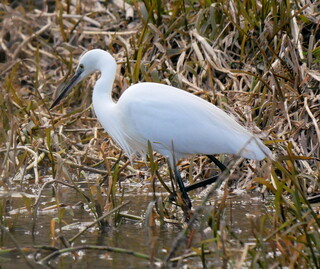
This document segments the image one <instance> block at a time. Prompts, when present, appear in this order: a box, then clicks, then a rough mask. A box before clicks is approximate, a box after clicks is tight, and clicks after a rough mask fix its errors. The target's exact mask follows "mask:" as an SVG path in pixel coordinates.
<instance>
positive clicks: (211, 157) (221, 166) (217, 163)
mask: <svg viewBox="0 0 320 269" xmlns="http://www.w3.org/2000/svg"><path fill="white" fill-rule="evenodd" d="M207 157H208V158H209V159H210V160H211V161H212V162H213V163H215V165H216V166H218V167H219V168H220V170H221V171H222V172H223V171H224V170H226V169H227V167H225V165H224V164H223V163H222V162H220V161H219V160H218V159H217V158H216V157H214V156H213V155H207Z"/></svg>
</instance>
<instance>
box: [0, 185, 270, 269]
mask: <svg viewBox="0 0 320 269" xmlns="http://www.w3.org/2000/svg"><path fill="white" fill-rule="evenodd" d="M58 192H59V195H58V197H59V199H60V202H61V203H62V204H64V205H66V206H65V207H64V209H63V210H65V212H64V214H63V217H62V219H63V223H62V224H61V227H62V231H61V234H62V235H63V236H64V237H65V238H67V239H69V238H71V237H72V236H74V235H75V234H76V233H78V231H79V230H80V229H82V228H83V227H84V225H85V224H87V223H88V222H92V221H93V220H94V217H93V216H92V215H90V214H89V211H88V210H87V208H86V206H83V205H79V201H83V198H82V197H81V195H80V194H79V193H77V192H76V191H75V190H73V189H70V188H67V187H59V188H58ZM229 197H230V198H228V200H227V208H226V210H225V211H224V217H223V219H224V221H225V223H226V225H227V226H228V228H229V229H231V230H232V231H233V232H234V233H235V234H237V236H238V238H240V239H241V240H243V241H244V242H249V241H250V240H252V238H251V235H250V227H251V219H252V218H255V217H256V216H261V215H263V214H264V213H265V212H266V209H265V206H264V202H263V201H262V199H260V198H259V197H256V196H251V195H248V194H242V195H229ZM53 198H54V195H53V193H52V188H47V189H46V190H45V191H44V193H43V197H42V199H41V206H40V208H41V209H39V211H38V214H37V218H36V220H35V233H34V234H32V229H33V224H34V222H33V221H32V215H30V214H29V213H28V211H27V210H25V209H21V208H23V207H24V205H25V202H23V201H22V198H10V203H9V206H8V207H9V211H8V214H7V217H6V218H5V221H6V223H7V224H8V223H10V224H11V226H12V227H13V228H12V230H11V231H10V232H11V234H12V235H13V237H14V238H15V240H16V241H17V242H18V244H19V246H20V247H21V248H25V247H32V246H56V247H59V248H61V247H62V244H61V242H60V241H59V240H53V239H51V233H50V223H51V221H52V220H53V219H54V218H57V216H58V210H57V209H48V207H49V206H51V205H54V204H55V202H54V201H52V200H53ZM152 199H153V195H152V193H151V192H150V191H148V190H147V191H146V190H145V188H139V187H134V188H130V190H128V191H126V195H125V197H124V202H126V201H130V204H129V205H128V206H126V207H125V209H124V211H125V212H127V213H129V214H133V215H137V216H144V214H145V211H146V209H147V206H148V203H149V202H151V201H152ZM217 199H218V200H219V199H220V198H217ZM33 201H34V200H33ZM194 204H195V205H196V204H197V201H196V200H195V201H194ZM17 208H20V212H19V211H17V210H16V209H17ZM17 212H19V213H17ZM70 224H75V225H74V226H68V225H70ZM6 226H8V225H6ZM68 227H69V228H68ZM55 228H56V229H55V236H57V235H59V234H60V231H59V229H58V228H59V225H58V224H56V227H55ZM146 230H147V229H146V227H145V224H144V223H143V222H141V221H134V220H128V219H125V220H124V221H122V223H121V224H119V225H118V226H117V227H112V228H109V229H107V231H106V232H105V233H101V232H100V231H99V230H98V229H97V228H91V229H90V230H89V231H86V232H85V233H84V234H83V235H81V236H80V237H79V238H78V239H76V241H75V244H76V245H81V244H86V245H104V246H109V247H119V248H124V249H128V250H133V251H135V252H141V253H144V254H147V255H149V254H151V253H150V251H151V249H150V243H149V239H148V236H147V233H146ZM180 231H181V226H180V225H175V224H166V225H164V226H162V227H161V226H157V227H156V232H155V234H156V238H157V241H156V246H155V249H156V257H158V258H162V259H163V258H164V257H165V256H166V253H167V251H168V250H170V249H171V246H172V243H173V239H174V238H176V237H177V235H178V233H179V232H180ZM198 237H199V238H198ZM194 240H201V239H200V236H197V235H196V236H195V238H194ZM1 244H2V247H5V248H9V247H13V248H14V247H16V245H15V243H14V242H13V241H12V239H11V238H10V237H9V236H8V234H6V233H4V234H3V237H2V240H1ZM30 253H31V254H29V255H34V253H35V250H34V249H32V250H31V251H30ZM42 257H43V256H42ZM37 258H40V255H37ZM190 261H192V263H194V266H201V263H200V259H199V258H198V257H195V258H193V259H189V261H188V263H189V264H190ZM0 265H1V268H17V266H19V267H20V268H28V266H27V265H26V262H25V261H24V260H23V259H22V258H21V255H20V254H19V253H17V252H13V253H10V254H6V255H1V256H0ZM50 265H51V266H52V267H54V268H93V267H94V268H102V267H104V268H105V267H107V268H109V267H110V268H137V267H138V268H141V267H148V266H149V261H147V260H144V259H141V258H137V257H134V256H132V255H128V254H123V253H114V252H106V251H97V250H88V251H80V252H78V254H77V255H73V254H70V253H68V254H64V255H60V256H59V257H58V258H56V259H53V260H52V261H51V262H50Z"/></svg>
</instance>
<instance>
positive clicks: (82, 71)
mask: <svg viewBox="0 0 320 269" xmlns="http://www.w3.org/2000/svg"><path fill="white" fill-rule="evenodd" d="M106 57H107V58H110V59H112V60H113V61H114V59H113V57H112V56H111V55H110V54H109V53H108V52H106V51H103V50H100V49H94V50H90V51H88V52H86V53H84V54H83V55H82V56H81V57H80V60H79V64H78V66H77V69H76V72H75V73H74V75H73V77H72V78H71V80H70V81H69V82H68V83H67V84H66V85H65V86H64V87H63V89H62V90H61V92H60V94H59V95H58V97H57V98H56V99H55V100H54V102H53V103H52V105H51V106H50V109H52V108H53V107H55V106H56V105H57V104H58V103H59V102H60V101H61V99H63V97H64V96H65V95H66V94H67V93H68V92H69V91H70V90H71V89H72V87H73V86H74V85H76V84H78V83H79V82H80V81H81V80H83V79H84V78H85V77H87V76H89V75H91V74H92V73H93V72H95V71H97V70H100V69H101V68H100V62H102V61H103V59H105V58H106ZM114 62H115V61H114Z"/></svg>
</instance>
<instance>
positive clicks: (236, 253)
mask: <svg viewBox="0 0 320 269" xmlns="http://www.w3.org/2000/svg"><path fill="white" fill-rule="evenodd" d="M8 2H9V1H8ZM8 2H6V1H4V2H3V3H2V4H1V6H0V19H1V32H0V61H1V65H0V75H1V79H0V83H1V95H0V145H1V149H0V154H1V163H0V174H1V179H2V180H1V190H2V192H3V193H4V194H1V201H0V222H1V231H2V232H1V242H2V245H3V242H4V236H5V235H6V234H7V229H8V231H9V232H10V230H12V229H14V226H15V223H17V222H19V217H16V218H15V219H14V220H12V218H8V213H7V211H8V207H10V205H12V198H11V196H12V192H13V191H17V192H21V193H23V192H25V191H27V190H30V186H34V187H33V189H34V190H35V191H36V192H37V194H38V196H37V198H36V199H35V200H33V198H27V196H23V197H24V198H23V203H24V206H25V208H27V211H28V212H29V214H30V215H32V216H33V221H34V225H36V223H37V212H38V209H39V208H41V207H43V206H42V205H41V199H42V197H41V194H42V190H43V189H44V188H49V186H51V187H52V188H53V189H54V191H55V193H56V196H55V204H56V205H55V206H56V207H57V208H58V211H57V215H56V217H55V218H53V219H52V221H51V225H52V226H51V230H52V233H51V236H52V240H53V242H57V241H59V240H61V242H68V243H63V244H62V245H61V248H59V247H57V246H58V244H55V243H53V245H55V248H52V249H51V252H52V253H51V254H49V255H48V256H46V255H47V254H46V252H45V249H47V250H48V249H49V248H46V247H41V248H40V249H38V252H39V253H40V252H41V251H43V255H42V257H41V259H37V260H35V261H37V262H38V263H40V264H45V263H47V262H51V259H52V258H54V257H57V256H59V255H61V254H63V253H66V252H73V253H75V252H77V251H78V250H80V249H87V250H88V249H91V250H92V249H95V250H98V249H99V248H100V251H101V250H103V251H107V252H118V253H126V254H128V255H134V256H138V257H141V258H142V259H148V260H149V261H150V264H153V265H156V264H159V263H161V264H164V265H167V266H173V265H175V266H180V265H182V264H188V263H189V262H193V263H194V264H199V263H200V264H201V266H203V267H204V268H206V267H212V266H219V267H223V268H227V267H234V268H243V267H261V268H275V267H289V268H295V267H299V268H319V267H320V263H319V260H320V253H319V249H320V248H319V246H320V236H319V214H318V211H317V210H318V209H317V208H316V207H313V206H311V205H310V204H309V202H308V196H310V195H313V194H315V193H319V174H320V170H319V167H320V166H319V153H320V145H319V144H320V142H319V141H320V128H319V116H320V113H319V111H320V109H319V108H320V94H319V89H320V83H319V81H320V73H319V70H320V61H319V59H320V58H319V56H320V53H319V51H320V43H319V39H320V38H319V37H320V29H319V19H320V15H319V2H317V1H313V2H312V1H308V0H306V1H302V0H299V1H280V2H279V1H274V0H270V1H264V0H262V1H240V0H233V1H220V0H218V1H186V0H176V1H158V0H154V1H151V0H144V1H136V0H133V1H131V2H130V4H131V7H132V8H133V10H134V16H133V18H129V19H126V14H125V11H124V10H123V9H121V8H119V7H117V6H116V5H114V4H112V3H108V4H101V3H100V2H98V1H77V2H72V1H67V2H64V1H55V3H53V2H50V1H47V2H46V4H45V1H43V3H40V2H37V3H36V4H35V5H28V4H30V3H29V2H28V1H26V2H25V3H22V2H21V4H20V5H17V6H14V7H13V6H10V4H9V3H8ZM38 5H40V6H38ZM39 8H40V9H42V10H40V9H39ZM48 10H50V12H48ZM97 47H99V48H102V49H106V50H108V51H110V52H111V53H112V54H113V55H114V56H115V58H116V59H117V62H118V76H117V78H116V80H115V85H114V92H113V94H114V98H115V99H117V98H119V96H120V95H121V93H122V92H123V91H124V90H125V89H126V88H127V87H128V86H130V85H131V84H132V83H137V82H139V81H153V82H159V83H165V84H168V85H173V86H177V87H180V88H183V89H184V90H187V91H190V92H192V93H193V94H195V95H198V96H200V97H202V98H203V99H206V100H208V101H209V102H211V103H213V104H215V105H217V106H219V107H221V108H222V109H225V110H226V111H228V112H229V113H230V114H232V115H233V117H235V118H236V119H237V120H238V121H239V122H241V123H242V124H243V125H245V126H246V127H247V128H248V129H249V130H251V131H252V132H254V133H256V134H257V135H258V136H261V137H263V138H265V139H264V140H265V143H266V144H267V145H268V146H269V147H270V149H272V151H273V152H274V155H275V160H265V161H262V162H256V161H249V160H231V159H230V157H227V156H220V157H219V158H220V160H221V161H222V162H223V163H225V164H228V163H229V168H230V170H231V173H230V175H222V176H221V177H220V179H221V181H222V179H223V182H220V183H221V184H220V185H219V184H217V185H215V186H213V187H211V190H209V191H208V195H207V196H205V197H204V198H201V199H202V202H201V203H200V204H201V206H198V207H196V208H195V211H194V212H193V215H192V218H191V220H190V221H189V222H188V223H187V224H186V225H185V226H184V225H183V220H184V217H183V214H182V213H181V210H180V209H179V207H177V206H176V205H175V204H172V202H170V199H169V198H168V197H169V195H173V196H178V197H179V193H178V194H177V193H176V191H175V188H172V187H174V183H173V182H174V180H173V178H172V176H170V173H169V172H168V171H169V170H168V168H167V166H166V163H165V160H164V159H163V158H161V157H159V156H157V155H155V156H153V154H149V162H148V164H149V167H150V170H149V171H146V169H145V166H146V165H145V163H144V162H140V161H137V162H136V163H135V166H134V167H132V166H131V164H130V162H129V160H128V159H127V156H124V155H123V154H122V152H121V150H120V149H119V147H118V146H117V145H116V144H114V142H113V141H112V140H110V139H109V137H108V134H106V133H104V132H103V130H102V129H101V126H100V125H99V123H98V122H97V120H96V119H95V116H94V112H93V111H92V108H91V106H90V103H91V89H92V86H93V84H94V82H95V80H96V76H92V77H91V78H88V79H87V80H86V81H85V82H83V83H82V84H81V85H80V86H78V87H76V89H75V90H74V91H73V94H71V95H70V97H68V98H66V100H65V101H64V103H63V105H61V106H59V107H58V109H55V110H54V111H49V110H48V107H49V105H50V103H51V102H52V100H53V96H54V95H55V94H56V92H57V91H58V90H59V89H60V88H61V85H62V84H63V83H64V82H65V80H66V79H67V77H69V76H70V75H71V74H72V73H73V70H74V67H75V65H76V64H77V61H78V59H79V56H80V55H81V54H82V52H83V51H84V50H87V49H93V48H97ZM180 166H181V168H182V170H183V171H182V173H183V175H185V178H187V179H188V180H189V182H190V183H193V182H194V181H197V180H201V179H202V178H204V177H209V176H211V175H212V174H214V173H215V168H214V167H212V165H211V164H210V163H209V162H208V160H206V159H205V158H204V157H201V156H197V157H195V158H193V159H190V160H185V161H182V162H181V163H180ZM171 174H172V173H171ZM91 175H94V176H91ZM142 180H147V181H150V182H152V184H153V186H154V187H153V189H154V198H155V203H150V204H149V206H147V205H143V208H142V210H146V209H147V213H146V216H145V217H146V220H145V227H146V231H147V233H148V240H149V241H148V242H149V243H150V253H147V254H141V253H138V252H136V251H135V250H134V249H133V250H126V249H122V248H111V247H107V246H101V247H99V246H92V245H86V246H84V245H81V244H80V243H79V242H78V241H77V238H78V236H77V235H75V237H73V238H69V239H68V238H64V239H61V238H63V231H62V230H61V227H62V225H63V223H64V216H65V215H64V214H65V209H64V208H63V207H61V203H60V202H59V192H60V188H59V186H60V185H62V184H64V185H65V186H67V187H68V188H72V189H74V191H76V192H79V193H80V194H81V200H82V202H83V203H85V204H86V205H87V206H88V208H89V211H90V214H91V215H90V216H91V217H92V223H91V225H92V226H95V225H98V226H99V227H100V229H101V231H105V230H106V229H108V227H109V228H110V227H115V226H117V227H118V228H119V229H121V223H122V222H123V221H127V220H128V219H131V220H132V219H135V220H137V221H141V219H143V217H141V216H133V215H130V214H129V213H127V212H122V210H123V207H124V206H126V205H127V204H126V203H127V201H126V198H125V195H124V194H125V193H124V187H123V185H124V184H127V183H129V184H130V183H136V182H138V181H142ZM170 180H172V182H170ZM158 181H159V182H161V185H162V187H161V188H162V190H165V191H167V193H168V194H167V195H166V196H164V195H161V196H157V195H156V192H157V190H158V189H159V186H158V185H157V182H158ZM83 182H85V185H86V188H85V190H84V189H83V188H82V187H81V186H83ZM39 186H42V188H41V187H40V188H39ZM218 189H220V190H223V195H222V197H220V198H217V199H214V200H213V195H212V194H213V193H215V191H216V190H218ZM236 189H244V190H246V191H248V192H256V193H262V194H263V195H264V196H270V195H271V197H273V199H272V201H270V200H268V202H267V204H268V209H269V210H267V211H266V214H265V215H264V216H257V217H256V218H252V222H251V227H250V229H251V230H252V234H251V236H252V238H254V241H251V242H247V241H244V240H243V239H241V238H239V236H238V235H237V233H235V232H234V230H233V228H232V227H230V226H228V223H226V222H225V215H226V211H227V210H228V209H227V208H228V206H227V205H228V203H227V201H228V195H229V192H232V190H236ZM192 196H193V197H194V198H195V197H197V192H193V194H192ZM180 200H181V199H180ZM180 200H179V199H177V201H176V203H177V205H180V206H181V201H180ZM210 201H212V202H211V203H212V204H211V206H208V204H210ZM17 216H19V215H17ZM158 223H160V227H165V225H167V223H175V224H171V225H181V232H180V234H179V236H178V237H177V238H175V239H173V240H172V242H173V243H172V246H171V248H170V249H168V254H167V257H165V258H163V259H159V258H158V256H160V253H159V250H157V230H158V229H159V225H158ZM56 225H59V226H60V232H59V234H62V237H61V236H60V237H59V236H58V235H57V234H55V232H54V231H56V229H55V228H56ZM91 225H89V226H87V227H85V228H84V229H83V231H82V232H81V234H84V233H85V232H87V230H88V228H89V227H92V226H91ZM4 231H6V232H5V233H4ZM124 232H125V231H124ZM59 238H60V239H59ZM12 240H14V239H12ZM16 242H17V241H15V244H16ZM16 247H17V249H18V251H20V252H21V253H23V248H22V247H19V244H16ZM3 248H4V249H5V246H3ZM38 252H37V253H38ZM23 257H24V258H25V259H29V258H28V257H26V256H24V255H23ZM26 262H28V265H29V266H31V267H32V266H33V265H32V263H30V262H29V261H28V260H26Z"/></svg>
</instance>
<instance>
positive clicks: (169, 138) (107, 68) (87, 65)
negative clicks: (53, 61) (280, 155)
mask: <svg viewBox="0 0 320 269" xmlns="http://www.w3.org/2000/svg"><path fill="white" fill-rule="evenodd" d="M97 70H98V71H100V72H101V76H100V78H99V79H98V81H97V82H96V84H95V86H94V90H93V107H94V111H95V113H96V115H97V118H98V120H99V121H100V123H101V125H102V126H103V127H104V129H105V130H106V131H107V132H108V133H109V135H110V136H111V137H112V138H113V139H114V140H115V141H116V142H117V143H118V144H119V145H120V147H121V148H122V149H123V150H124V151H125V153H126V154H127V155H128V156H129V157H130V158H132V157H133V156H134V155H139V156H143V155H145V154H147V152H148V140H149V141H150V142H151V144H152V148H153V150H154V151H157V152H159V153H161V154H162V155H164V156H168V157H169V159H170V161H171V164H172V161H173V156H172V154H173V152H174V158H175V160H179V159H181V158H184V157H186V156H188V155H192V154H236V155H239V156H242V157H245V158H249V159H256V160H261V159H263V158H265V157H266V156H271V152H270V150H269V149H268V148H267V147H266V146H265V145H264V144H263V143H262V142H261V141H260V140H259V139H258V138H256V137H255V136H254V135H253V134H251V133H250V132H249V131H248V130H246V129H245V128H244V127H242V126H241V125H240V124H238V123H237V122H236V121H235V120H234V119H233V118H231V117H230V116H229V115H228V114H227V113H225V112H224V111H223V110H221V109H219V108H218V107H216V106H214V105H213V104H211V103H209V102H207V101H205V100H203V99H201V98H199V97H197V96H195V95H192V94H191V93H188V92H186V91H183V90H181V89H178V88H175V87H171V86H167V85H163V84H158V83H149V82H146V83H138V84H135V85H133V86H130V87H129V88H128V89H127V90H125V92H124V93H123V94H122V96H121V97H120V98H119V100H118V102H117V103H115V102H114V101H113V100H112V97H111V92H112V85H113V81H114V79H115V75H116V62H115V60H114V58H113V57H112V56H111V55H110V54H109V53H108V52H106V51H103V50H100V49H94V50H91V51H88V52H87V53H85V54H84V55H83V56H82V57H81V58H80V61H79V65H78V67H77V71H76V73H75V75H74V77H73V78H72V80H71V82H70V84H69V85H68V86H67V87H66V88H65V89H64V90H63V91H62V93H61V94H60V96H59V97H58V98H57V99H56V100H55V102H54V103H53V104H52V106H51V107H53V106H55V105H56V104H57V103H58V102H59V101H60V100H61V99H62V97H63V96H64V95H65V94H66V92H68V91H69V90H70V89H71V87H72V86H73V85H74V84H76V83H78V82H79V81H81V80H82V79H83V78H85V77H86V76H88V75H90V74H91V73H93V72H94V71H97Z"/></svg>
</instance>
